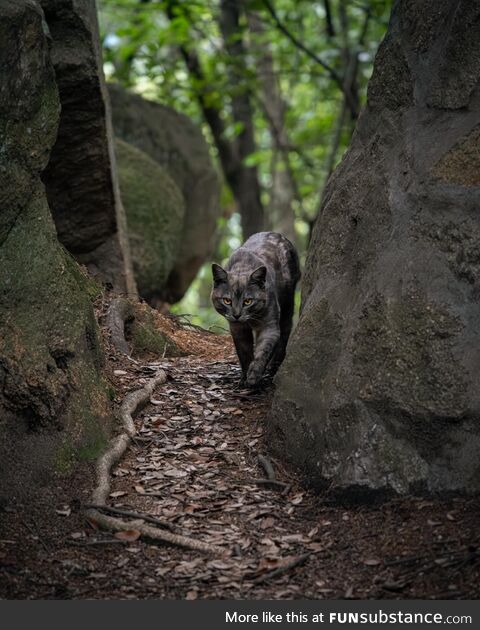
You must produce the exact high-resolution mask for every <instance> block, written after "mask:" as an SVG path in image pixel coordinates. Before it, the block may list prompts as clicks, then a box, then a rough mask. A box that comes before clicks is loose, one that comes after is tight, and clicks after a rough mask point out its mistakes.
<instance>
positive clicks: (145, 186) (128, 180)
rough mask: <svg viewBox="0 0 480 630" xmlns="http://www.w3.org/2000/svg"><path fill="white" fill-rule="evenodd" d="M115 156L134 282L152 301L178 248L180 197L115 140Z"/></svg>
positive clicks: (154, 168)
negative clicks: (125, 217) (125, 216)
mask: <svg viewBox="0 0 480 630" xmlns="http://www.w3.org/2000/svg"><path fill="white" fill-rule="evenodd" d="M116 153H117V164H118V174H119V181H120V191H121V195H122V201H123V204H124V206H125V210H126V214H127V223H128V235H129V241H130V248H131V251H132V260H133V268H134V273H135V279H136V281H137V285H138V291H139V294H140V295H141V297H143V298H145V299H146V300H148V301H152V300H155V299H156V298H157V297H158V296H159V295H160V294H161V293H162V290H163V287H164V286H165V283H166V281H167V278H168V276H169V274H170V271H171V270H172V268H173V265H174V261H175V258H176V255H177V252H178V248H179V246H180V240H181V233H182V226H183V217H184V213H185V207H184V201H183V196H182V194H181V192H180V191H179V189H178V187H177V185H176V184H175V182H174V181H173V180H172V179H171V178H170V176H169V175H168V174H167V173H166V172H165V171H164V169H163V168H162V167H161V166H160V165H159V164H157V163H156V162H155V161H154V160H152V159H151V158H150V157H148V155H146V154H145V153H143V151H140V150H139V149H136V148H135V147H133V146H131V145H129V144H128V143H126V142H123V141H122V140H119V139H117V140H116Z"/></svg>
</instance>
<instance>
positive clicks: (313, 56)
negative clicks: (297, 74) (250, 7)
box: [263, 0, 356, 115]
mask: <svg viewBox="0 0 480 630" xmlns="http://www.w3.org/2000/svg"><path fill="white" fill-rule="evenodd" d="M263 4H264V5H265V7H266V9H267V11H268V12H269V13H270V15H271V17H272V19H273V21H274V22H275V24H276V26H277V28H278V30H279V31H281V32H282V33H283V34H284V35H285V36H286V37H288V39H289V40H290V41H291V42H292V44H294V45H295V46H296V47H297V48H299V49H300V50H302V51H303V52H304V53H305V54H306V55H308V56H309V57H310V58H311V59H313V60H314V61H315V62H316V63H317V64H318V65H319V66H321V67H322V68H323V69H324V70H325V71H326V72H327V73H328V75H329V76H330V78H331V79H332V80H333V81H335V83H336V84H337V85H338V87H339V88H340V90H341V91H342V92H343V94H345V98H346V100H347V103H348V106H349V108H350V110H351V111H352V115H353V112H355V111H356V103H355V101H354V99H353V98H352V95H351V94H350V93H349V92H348V91H347V90H346V88H345V83H344V79H342V77H341V76H340V75H339V74H338V72H337V71H336V70H335V69H334V68H332V67H331V66H330V65H329V64H328V63H326V62H325V61H324V60H323V59H322V58H321V57H319V56H318V55H317V53H315V52H314V51H313V50H311V49H310V48H308V47H307V46H305V44H304V43H303V42H302V41H300V40H299V39H298V38H297V37H296V36H295V35H294V34H293V33H292V32H291V31H290V30H289V29H288V28H287V27H286V26H285V24H283V22H282V21H281V20H280V18H279V17H278V15H277V12H276V11H275V7H274V6H273V4H272V3H271V2H270V0H263Z"/></svg>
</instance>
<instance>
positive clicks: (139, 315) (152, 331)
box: [128, 304, 184, 357]
mask: <svg viewBox="0 0 480 630" xmlns="http://www.w3.org/2000/svg"><path fill="white" fill-rule="evenodd" d="M133 308H134V314H135V316H134V319H133V320H132V322H131V324H130V325H129V326H128V329H129V330H128V341H129V343H130V345H131V348H132V355H133V356H138V355H140V356H141V355H145V354H154V355H155V356H157V357H158V356H166V357H178V356H182V355H183V354H184V353H183V352H182V351H181V350H180V349H179V348H178V346H177V344H176V343H175V342H174V341H173V339H172V338H171V337H170V336H169V335H167V334H166V333H165V332H164V331H163V330H162V329H161V328H160V327H159V325H158V323H157V322H156V319H155V316H156V313H155V311H154V310H153V309H151V308H150V307H149V306H147V305H141V304H134V305H133Z"/></svg>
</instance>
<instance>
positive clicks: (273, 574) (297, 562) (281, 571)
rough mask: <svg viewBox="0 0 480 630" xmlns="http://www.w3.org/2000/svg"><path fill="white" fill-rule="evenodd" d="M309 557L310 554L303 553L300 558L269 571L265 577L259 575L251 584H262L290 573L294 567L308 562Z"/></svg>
mask: <svg viewBox="0 0 480 630" xmlns="http://www.w3.org/2000/svg"><path fill="white" fill-rule="evenodd" d="M311 555H312V554H311V553H304V554H303V555H302V556H298V558H295V559H294V560H292V561H291V562H289V563H288V564H284V565H283V566H281V567H278V568H277V569H274V570H273V571H269V573H265V575H261V576H260V577H258V578H256V579H255V580H253V583H254V584H261V583H262V582H266V581H267V580H271V579H272V578H275V577H277V576H278V575H283V574H284V573H287V571H290V570H291V569H294V568H295V567H299V566H300V565H301V564H304V563H305V562H306V561H307V560H308V558H310V556H311Z"/></svg>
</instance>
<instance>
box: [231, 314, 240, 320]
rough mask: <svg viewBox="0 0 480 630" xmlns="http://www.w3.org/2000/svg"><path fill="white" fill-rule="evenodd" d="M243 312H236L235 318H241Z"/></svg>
mask: <svg viewBox="0 0 480 630" xmlns="http://www.w3.org/2000/svg"><path fill="white" fill-rule="evenodd" d="M240 315H241V313H234V314H233V316H234V317H235V319H239V318H240Z"/></svg>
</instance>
